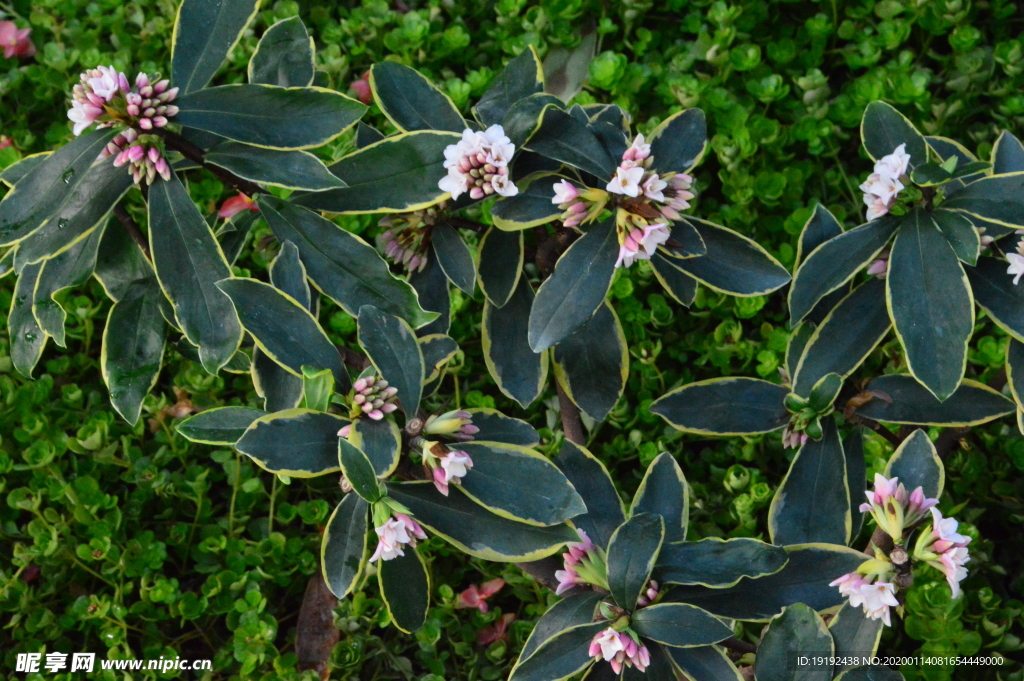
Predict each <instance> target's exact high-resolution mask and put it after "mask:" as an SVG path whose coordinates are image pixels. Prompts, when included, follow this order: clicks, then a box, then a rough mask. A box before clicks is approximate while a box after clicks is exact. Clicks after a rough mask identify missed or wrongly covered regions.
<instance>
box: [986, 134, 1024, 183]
mask: <svg viewBox="0 0 1024 681" xmlns="http://www.w3.org/2000/svg"><path fill="white" fill-rule="evenodd" d="M1021 171H1024V145H1022V144H1021V143H1020V140H1019V139H1017V138H1016V137H1015V136H1014V135H1013V133H1012V132H1010V131H1009V130H1003V131H1002V132H1001V133H999V138H998V139H997V140H996V143H995V145H994V146H993V147H992V173H993V174H994V175H1004V174H1006V173H1019V172H1021Z"/></svg>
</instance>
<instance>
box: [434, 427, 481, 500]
mask: <svg viewBox="0 0 1024 681" xmlns="http://www.w3.org/2000/svg"><path fill="white" fill-rule="evenodd" d="M422 452H423V465H424V467H426V469H427V471H428V473H429V475H430V479H431V480H433V481H434V487H436V488H437V491H438V492H440V493H441V494H443V495H445V496H448V485H460V484H462V478H464V477H466V473H468V472H469V469H470V468H472V467H473V459H472V458H470V456H469V454H467V453H466V452H464V451H461V450H458V449H449V448H448V447H446V446H444V445H443V444H441V443H440V442H429V441H424V442H423V448H422Z"/></svg>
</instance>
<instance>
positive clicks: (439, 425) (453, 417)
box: [423, 409, 480, 442]
mask: <svg viewBox="0 0 1024 681" xmlns="http://www.w3.org/2000/svg"><path fill="white" fill-rule="evenodd" d="M423 432H424V433H426V434H428V435H446V436H448V437H450V438H452V439H453V440H459V441H461V442H465V441H467V440H472V439H473V436H474V435H476V434H477V433H479V432H480V429H479V428H477V427H476V426H474V425H473V415H472V414H470V413H469V412H468V411H466V410H464V409H456V410H455V411H448V412H445V413H443V414H432V415H430V416H429V417H428V418H427V422H426V423H424V424H423Z"/></svg>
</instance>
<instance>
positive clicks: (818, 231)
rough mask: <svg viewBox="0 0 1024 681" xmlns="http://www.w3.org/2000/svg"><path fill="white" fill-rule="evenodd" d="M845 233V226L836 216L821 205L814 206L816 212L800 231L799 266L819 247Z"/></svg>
mask: <svg viewBox="0 0 1024 681" xmlns="http://www.w3.org/2000/svg"><path fill="white" fill-rule="evenodd" d="M842 233H843V225H842V223H840V222H839V220H838V219H836V216H835V215H832V212H831V211H829V209H828V208H826V207H825V206H824V205H822V204H820V203H816V204H814V211H813V212H812V213H811V217H809V218H807V222H805V223H804V226H803V229H801V230H800V239H799V240H798V241H797V246H796V260H795V262H796V263H797V264H800V263H802V262H803V261H804V258H806V257H807V256H809V255H810V254H811V253H813V252H814V249H816V248H817V247H818V246H820V245H822V244H823V243H825V242H826V241H828V240H829V239H834V238H835V237H837V236H839V235H840V234H842Z"/></svg>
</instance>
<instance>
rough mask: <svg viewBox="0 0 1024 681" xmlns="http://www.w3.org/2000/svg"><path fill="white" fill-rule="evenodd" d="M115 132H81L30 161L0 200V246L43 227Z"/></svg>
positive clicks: (18, 239) (104, 130) (85, 174)
mask: <svg viewBox="0 0 1024 681" xmlns="http://www.w3.org/2000/svg"><path fill="white" fill-rule="evenodd" d="M116 134H117V133H116V132H115V131H114V130H109V129H101V130H93V131H92V132H87V133H83V134H82V135H81V136H80V137H76V138H75V139H73V140H72V141H71V142H69V143H67V144H65V145H64V146H63V147H61V148H60V149H58V150H57V151H55V152H53V153H52V154H49V155H48V156H44V157H42V160H40V161H38V162H36V163H34V164H32V167H31V168H30V169H29V170H28V171H27V172H26V173H25V174H24V175H23V176H22V177H21V178H20V179H18V182H17V184H15V185H14V188H13V189H12V190H11V191H9V192H7V195H6V196H4V198H3V200H2V201H0V247H2V246H9V245H11V244H14V243H17V242H18V241H21V240H22V239H24V238H25V237H27V236H29V235H31V234H32V233H33V232H35V231H36V230H37V229H39V228H40V227H42V226H43V224H44V223H45V222H46V221H47V220H48V219H50V218H51V217H52V216H53V215H54V213H56V212H57V211H58V210H59V209H60V207H61V206H62V205H63V204H64V202H65V201H66V200H67V199H68V198H69V197H70V196H71V195H72V194H73V193H74V191H75V188H76V187H77V186H78V185H79V183H80V182H82V181H83V180H84V179H85V177H86V176H87V174H88V170H89V168H90V167H91V166H92V165H93V162H94V161H95V160H96V157H97V156H98V155H99V153H100V152H101V151H103V148H104V147H106V146H107V143H108V142H110V140H111V139H113V137H114V135H116Z"/></svg>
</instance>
